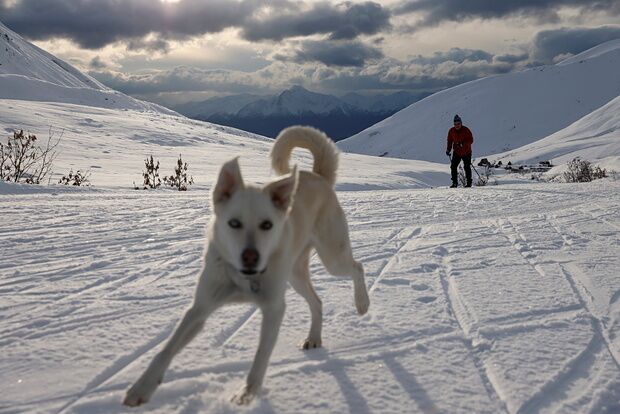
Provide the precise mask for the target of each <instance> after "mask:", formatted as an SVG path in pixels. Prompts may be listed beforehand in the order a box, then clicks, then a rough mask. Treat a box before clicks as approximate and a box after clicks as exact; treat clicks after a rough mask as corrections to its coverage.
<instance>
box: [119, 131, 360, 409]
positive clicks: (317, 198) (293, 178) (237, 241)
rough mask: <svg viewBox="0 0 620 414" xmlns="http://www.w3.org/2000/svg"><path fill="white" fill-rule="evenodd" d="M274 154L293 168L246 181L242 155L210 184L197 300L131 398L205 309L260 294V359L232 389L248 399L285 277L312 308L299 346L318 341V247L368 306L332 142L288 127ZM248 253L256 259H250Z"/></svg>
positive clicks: (266, 353) (136, 398)
mask: <svg viewBox="0 0 620 414" xmlns="http://www.w3.org/2000/svg"><path fill="white" fill-rule="evenodd" d="M295 147H301V148H305V149H308V150H310V152H311V153H312V154H313V156H314V167H313V172H307V171H302V172H300V173H298V172H297V169H296V168H294V169H293V170H292V171H291V169H290V167H289V159H290V155H291V152H292V151H293V149H294V148H295ZM271 158H272V166H273V168H274V170H275V171H276V173H278V174H286V175H285V176H284V177H283V178H280V179H277V180H275V181H273V182H271V183H269V184H267V185H265V186H264V187H262V188H259V187H255V186H246V185H245V184H244V183H243V179H242V177H241V172H240V170H239V164H238V162H237V159H236V158H235V159H233V160H231V161H229V162H227V163H226V164H224V165H223V167H222V169H221V171H220V174H219V178H218V182H217V184H216V186H215V189H214V191H213V209H214V216H213V219H212V221H211V223H210V225H209V228H208V232H207V237H208V245H207V249H206V253H205V261H204V267H203V269H202V272H201V274H200V279H199V281H198V286H197V289H196V293H195V297H194V303H193V304H192V306H191V307H190V309H188V310H187V312H186V313H185V316H184V317H183V319H182V321H181V322H180V324H179V325H178V327H177V328H176V330H175V332H174V333H173V334H172V336H171V337H170V338H169V340H168V342H167V344H166V345H165V347H164V348H163V349H162V350H161V351H160V352H159V353H158V354H157V355H156V356H155V358H154V359H153V361H152V362H151V364H150V365H149V366H148V368H147V369H146V371H145V372H144V373H143V374H142V376H141V377H140V378H139V379H138V381H137V382H136V383H135V384H134V385H133V386H132V387H131V388H130V389H129V390H128V391H127V395H126V397H125V400H124V401H123V403H124V404H125V405H129V406H138V405H141V404H143V403H146V402H147V401H148V400H149V399H150V397H151V395H152V394H153V392H154V391H155V389H156V388H157V386H158V385H159V384H160V383H161V382H162V379H163V376H164V372H165V371H166V369H167V368H168V366H169V365H170V362H171V361H172V358H173V357H174V356H175V355H176V354H177V353H178V352H179V351H180V350H181V349H182V348H183V347H184V346H185V345H187V344H188V343H189V342H190V341H191V340H192V339H193V338H194V337H195V336H196V334H197V333H198V332H199V331H200V330H201V328H202V326H203V324H204V322H205V320H206V319H207V317H208V316H209V315H210V314H211V313H212V312H213V311H214V310H216V309H217V308H219V307H220V306H222V305H225V304H228V303H234V302H254V303H256V304H257V305H258V307H259V308H260V309H261V311H262V314H263V319H262V325H261V332H260V342H259V345H258V350H257V351H256V356H255V358H254V363H253V365H252V368H251V369H250V372H249V374H248V377H247V381H246V384H245V386H244V387H243V388H242V389H241V390H240V392H239V393H237V394H236V395H235V396H234V397H233V398H232V401H234V402H236V403H238V404H247V403H249V402H250V401H251V400H252V398H253V397H254V396H256V395H257V393H258V391H259V389H260V387H261V384H262V382H263V378H264V376H265V371H266V370H267V364H268V362H269V358H270V356H271V352H272V350H273V347H274V345H275V343H276V339H277V337H278V332H279V329H280V324H281V322H282V317H283V315H284V309H285V303H284V293H285V289H286V286H287V282H288V283H290V284H291V286H292V287H293V288H294V289H295V291H297V293H299V294H300V295H301V296H303V297H304V298H305V299H306V301H307V302H308V305H309V306H310V312H311V314H312V322H311V326H310V332H309V334H308V337H307V338H306V339H305V340H304V341H303V342H302V344H301V346H302V348H304V349H309V348H316V347H319V346H321V326H322V304H321V300H320V299H319V297H318V296H317V294H316V292H315V290H314V287H313V286H312V282H311V280H310V271H309V267H308V265H309V261H310V252H311V250H312V249H313V248H314V249H315V250H316V251H317V253H318V255H319V257H320V259H321V261H322V262H323V264H324V265H325V267H326V269H327V270H328V271H329V272H330V273H331V274H333V275H336V276H349V277H351V278H352V279H353V286H354V298H355V305H356V307H357V311H358V312H359V313H360V314H364V313H366V311H367V310H368V306H369V303H370V302H369V299H368V293H367V290H366V284H365V282H364V270H363V267H362V265H361V264H360V263H358V262H356V261H355V260H354V259H353V256H352V252H351V244H350V241H349V233H348V226H347V222H346V219H345V216H344V212H343V211H342V208H341V207H340V205H339V203H338V199H337V198H336V194H335V192H334V190H333V186H334V183H335V180H336V170H337V165H338V151H337V149H336V147H335V145H334V144H333V143H332V141H331V140H330V139H329V138H327V136H325V135H324V134H323V133H321V132H320V131H318V130H316V129H313V128H309V127H291V128H288V129H285V130H284V131H282V132H281V133H280V135H279V136H278V138H277V139H276V141H275V144H274V146H273V149H272V152H271ZM267 223H269V224H267ZM248 249H251V250H252V251H253V252H254V253H256V255H255V256H254V257H253V259H256V260H254V261H252V260H249V261H248V260H246V256H244V254H245V253H244V252H246V251H247V250H248ZM250 259H252V258H250ZM248 263H250V264H252V265H253V266H251V268H248Z"/></svg>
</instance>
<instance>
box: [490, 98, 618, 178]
mask: <svg viewBox="0 0 620 414" xmlns="http://www.w3.org/2000/svg"><path fill="white" fill-rule="evenodd" d="M577 156H579V157H581V158H582V159H586V160H590V161H594V160H595V161H597V163H598V164H600V165H601V166H603V167H608V168H611V169H614V168H616V169H617V168H618V166H620V96H619V97H617V98H615V99H613V100H612V101H611V102H609V103H608V104H606V105H604V106H603V107H602V108H599V109H597V110H596V111H594V112H592V113H590V114H588V115H586V116H585V117H583V118H581V119H580V120H578V121H577V122H575V123H573V124H571V125H569V126H568V127H566V128H564V129H562V130H561V131H558V132H556V133H555V134H552V135H550V136H548V137H546V138H543V139H541V140H539V141H536V142H533V143H531V144H528V145H525V146H523V147H520V148H518V149H516V150H513V151H508V152H505V153H502V154H497V155H494V156H493V157H492V158H493V159H494V160H495V159H497V160H502V161H503V162H504V164H505V163H506V162H507V161H512V162H513V163H514V162H517V163H536V162H538V161H543V160H551V161H552V162H553V164H555V165H559V164H564V163H566V162H568V161H570V160H571V159H573V158H575V157H577Z"/></svg>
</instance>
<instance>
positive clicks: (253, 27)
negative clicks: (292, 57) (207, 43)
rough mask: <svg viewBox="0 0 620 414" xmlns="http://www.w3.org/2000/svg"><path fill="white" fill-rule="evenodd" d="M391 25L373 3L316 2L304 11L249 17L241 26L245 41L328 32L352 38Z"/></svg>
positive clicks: (384, 10) (380, 7)
mask: <svg viewBox="0 0 620 414" xmlns="http://www.w3.org/2000/svg"><path fill="white" fill-rule="evenodd" d="M389 27H390V12H389V11H388V10H387V9H385V8H383V7H382V6H381V5H380V4H377V3H373V2H365V3H355V4H353V3H350V2H344V3H339V4H336V5H333V4H332V3H329V2H321V3H317V4H315V5H314V6H313V7H312V8H311V9H310V10H307V11H305V12H303V13H299V12H298V11H292V12H290V13H283V14H279V15H272V16H268V17H266V18H264V19H251V20H249V21H248V22H247V23H246V24H245V27H244V28H243V32H242V35H243V37H244V38H246V39H247V40H252V41H258V40H282V39H285V38H289V37H296V36H309V35H313V34H328V35H329V37H330V38H331V39H354V38H356V37H358V36H360V35H372V34H376V33H379V32H380V31H382V30H385V29H388V28H389Z"/></svg>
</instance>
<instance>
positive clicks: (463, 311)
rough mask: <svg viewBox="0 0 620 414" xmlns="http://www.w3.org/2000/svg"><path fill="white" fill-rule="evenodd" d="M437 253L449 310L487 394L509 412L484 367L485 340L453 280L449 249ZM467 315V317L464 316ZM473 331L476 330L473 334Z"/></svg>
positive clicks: (442, 249) (497, 408) (439, 248)
mask: <svg viewBox="0 0 620 414" xmlns="http://www.w3.org/2000/svg"><path fill="white" fill-rule="evenodd" d="M436 252H437V254H439V255H441V256H442V258H441V267H440V268H439V269H438V275H439V280H440V282H441V287H442V290H443V294H444V297H445V299H446V303H447V305H448V312H449V313H450V314H451V315H452V316H453V317H454V320H455V321H456V324H457V326H458V328H459V330H460V331H461V332H462V334H463V337H464V338H465V339H466V340H465V341H464V342H465V347H466V348H467V350H468V352H469V355H470V356H471V358H472V361H473V363H474V366H475V367H476V370H477V371H478V375H479V376H480V379H481V381H482V384H483V386H484V388H485V391H486V393H487V396H488V397H489V399H490V401H491V402H493V403H494V404H495V411H496V412H500V411H501V412H508V408H507V406H506V402H505V401H504V399H503V398H502V397H501V387H500V386H499V384H497V383H496V382H495V381H493V378H492V377H491V376H490V375H488V374H487V371H486V369H485V367H484V361H482V358H481V357H480V355H479V353H480V352H481V351H484V350H485V349H486V348H485V341H484V340H483V339H482V338H480V336H479V334H478V332H477V327H476V325H477V324H476V323H475V321H474V319H473V318H472V317H471V312H470V311H469V310H468V309H467V306H466V304H465V302H464V300H463V298H462V296H461V294H460V293H459V291H458V288H457V287H456V285H455V284H454V283H453V282H452V279H453V276H452V275H451V273H452V271H451V265H450V258H449V256H448V253H449V252H448V250H447V249H446V248H444V247H441V246H440V247H438V248H437V250H436ZM464 316H465V317H464ZM472 331H473V332H475V333H474V334H472Z"/></svg>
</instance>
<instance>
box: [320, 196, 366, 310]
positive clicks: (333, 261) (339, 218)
mask: <svg viewBox="0 0 620 414" xmlns="http://www.w3.org/2000/svg"><path fill="white" fill-rule="evenodd" d="M334 204H335V205H333V206H331V208H329V209H325V211H326V212H325V214H323V215H322V216H321V217H320V218H319V220H318V222H317V225H316V228H315V235H314V239H313V241H314V243H313V244H314V248H315V249H316V251H317V253H318V255H319V257H320V258H321V261H322V262H323V265H325V268H326V269H327V271H328V272H329V273H331V274H332V275H334V276H349V277H351V278H352V279H353V289H354V295H355V307H356V308H357V312H358V313H359V314H360V315H363V314H365V313H366V312H367V311H368V307H369V306H370V299H369V298H368V291H367V289H366V282H365V280H364V267H363V266H362V264H361V263H359V262H357V261H355V259H353V252H352V251H351V241H350V239H349V228H348V225H347V221H346V218H345V216H344V212H343V211H342V208H341V207H340V205H338V204H337V201H336V202H335V203H334Z"/></svg>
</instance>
